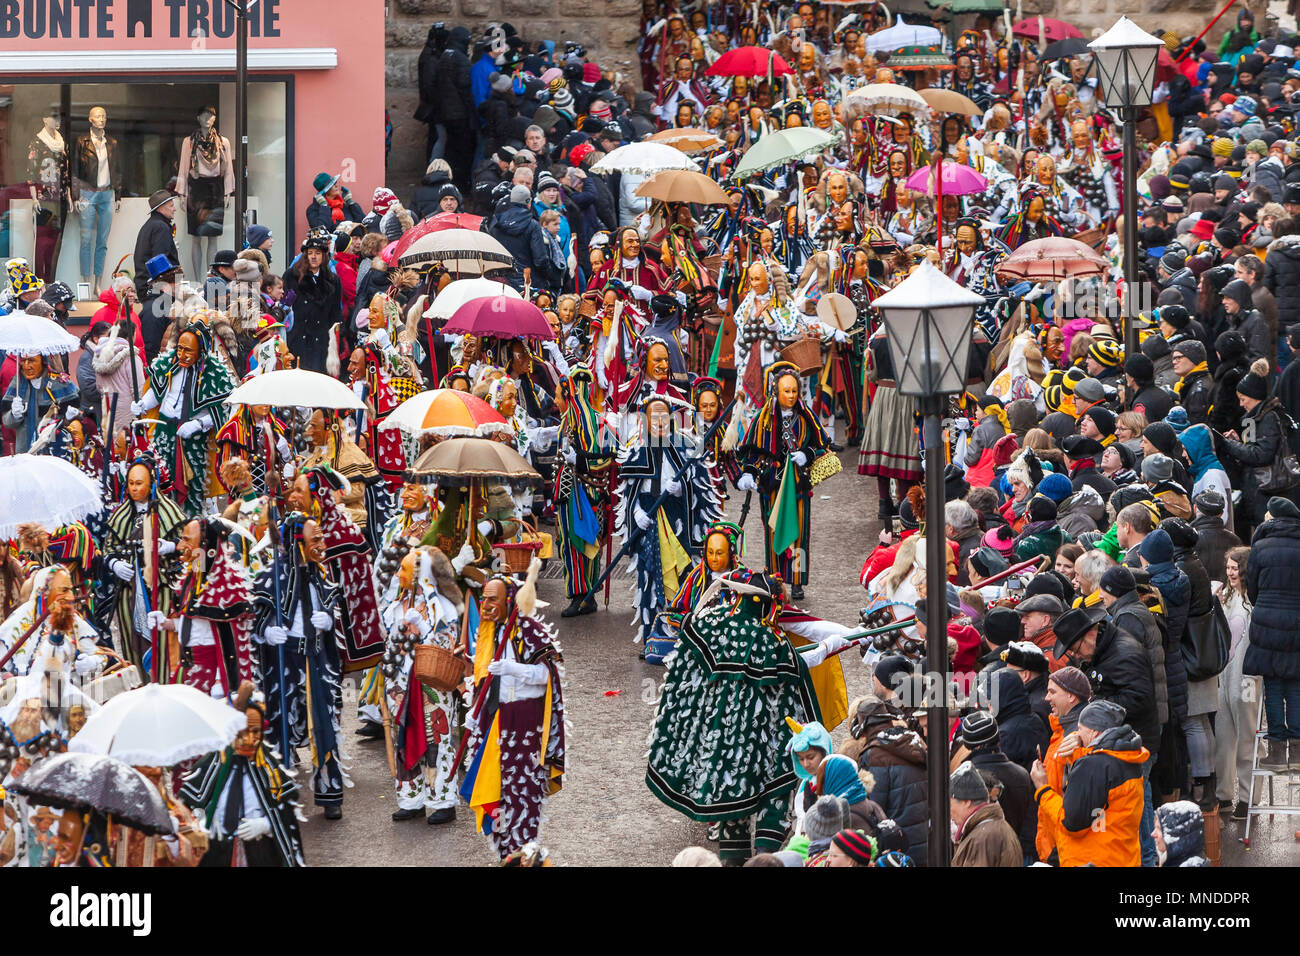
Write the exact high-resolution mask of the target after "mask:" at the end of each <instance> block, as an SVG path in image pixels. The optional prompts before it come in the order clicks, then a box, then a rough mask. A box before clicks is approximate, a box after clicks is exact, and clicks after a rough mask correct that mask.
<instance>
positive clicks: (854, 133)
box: [849, 119, 867, 149]
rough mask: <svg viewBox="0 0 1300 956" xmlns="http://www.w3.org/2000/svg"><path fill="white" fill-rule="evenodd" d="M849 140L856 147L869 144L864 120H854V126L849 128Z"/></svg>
mask: <svg viewBox="0 0 1300 956" xmlns="http://www.w3.org/2000/svg"><path fill="white" fill-rule="evenodd" d="M849 141H850V142H851V143H852V144H853V146H854V148H856V149H860V148H861V147H863V146H866V145H867V127H866V125H865V124H864V123H863V122H862V120H860V119H858V120H854V121H853V126H852V128H851V129H850V130H849Z"/></svg>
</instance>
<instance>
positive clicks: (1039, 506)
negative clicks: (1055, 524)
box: [1029, 495, 1056, 521]
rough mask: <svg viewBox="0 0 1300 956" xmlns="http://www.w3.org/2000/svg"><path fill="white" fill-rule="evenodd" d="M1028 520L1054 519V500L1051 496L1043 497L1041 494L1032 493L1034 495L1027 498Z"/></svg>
mask: <svg viewBox="0 0 1300 956" xmlns="http://www.w3.org/2000/svg"><path fill="white" fill-rule="evenodd" d="M1029 520H1030V521H1055V520H1056V502H1055V501H1053V500H1052V499H1051V498H1045V497H1043V496H1042V495H1034V497H1032V498H1030V499H1029Z"/></svg>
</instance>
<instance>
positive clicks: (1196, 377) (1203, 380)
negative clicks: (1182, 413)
mask: <svg viewBox="0 0 1300 956" xmlns="http://www.w3.org/2000/svg"><path fill="white" fill-rule="evenodd" d="M1177 391H1178V403H1179V404H1180V405H1182V406H1183V408H1184V409H1186V411H1187V418H1188V420H1189V421H1190V422H1191V423H1192V424H1193V425H1208V424H1209V422H1210V403H1211V402H1213V400H1214V394H1213V393H1214V379H1212V378H1210V373H1209V372H1207V371H1205V370H1203V369H1202V370H1201V371H1199V372H1191V373H1189V374H1188V376H1187V377H1186V378H1184V379H1182V388H1179V389H1177Z"/></svg>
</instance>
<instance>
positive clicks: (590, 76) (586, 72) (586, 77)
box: [582, 63, 600, 83]
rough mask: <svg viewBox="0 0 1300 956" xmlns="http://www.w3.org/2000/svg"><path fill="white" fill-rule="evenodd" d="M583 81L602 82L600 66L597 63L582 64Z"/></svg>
mask: <svg viewBox="0 0 1300 956" xmlns="http://www.w3.org/2000/svg"><path fill="white" fill-rule="evenodd" d="M582 82H584V83H599V82H600V67H599V66H597V65H596V64H595V63H584V64H582Z"/></svg>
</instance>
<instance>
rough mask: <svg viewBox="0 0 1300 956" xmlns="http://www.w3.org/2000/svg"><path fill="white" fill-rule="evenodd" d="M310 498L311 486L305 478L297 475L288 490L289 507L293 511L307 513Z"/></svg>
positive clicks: (309, 506)
mask: <svg viewBox="0 0 1300 956" xmlns="http://www.w3.org/2000/svg"><path fill="white" fill-rule="evenodd" d="M311 498H312V496H311V485H310V484H308V482H307V476H306V475H299V476H298V477H297V478H295V479H294V480H293V484H292V485H291V486H290V488H289V495H288V504H289V507H290V508H292V509H293V510H294V511H302V512H304V513H305V512H308V511H310V510H311V505H312V500H311Z"/></svg>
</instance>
